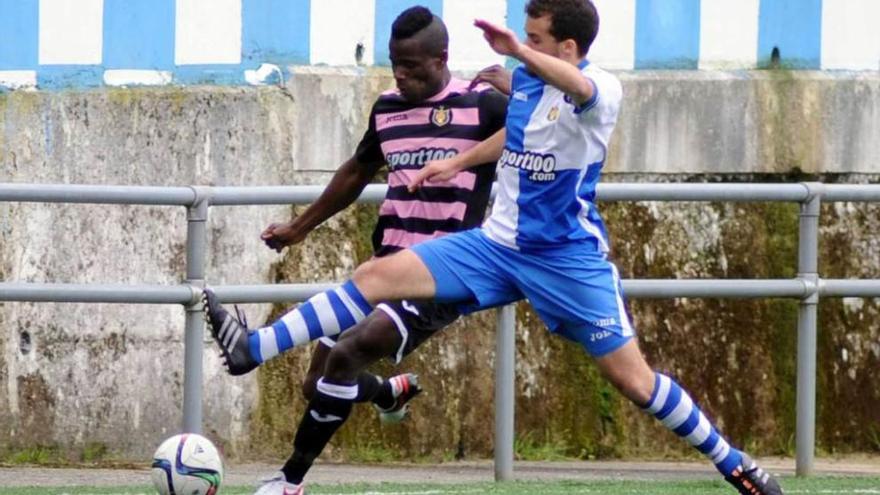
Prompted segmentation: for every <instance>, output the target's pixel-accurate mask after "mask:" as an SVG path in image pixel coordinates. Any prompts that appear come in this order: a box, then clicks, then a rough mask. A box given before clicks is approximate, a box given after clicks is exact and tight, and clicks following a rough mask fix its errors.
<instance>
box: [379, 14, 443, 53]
mask: <svg viewBox="0 0 880 495" xmlns="http://www.w3.org/2000/svg"><path fill="white" fill-rule="evenodd" d="M416 35H419V36H420V38H421V39H420V41H421V48H422V49H423V50H424V51H425V52H426V53H429V54H431V55H434V56H440V55H442V54H443V53H444V52H445V51H446V50H447V49H448V48H449V33H448V32H447V31H446V24H444V23H443V19H441V18H439V17H437V16H436V15H434V14H433V13H432V12H431V11H430V10H428V8H426V7H422V6H421V5H419V6H416V7H410V8H408V9H406V10H404V11H403V12H401V13H400V15H399V16H397V19H394V23H392V24H391V40H392V41H399V40H405V39H409V38H412V37H414V36H416Z"/></svg>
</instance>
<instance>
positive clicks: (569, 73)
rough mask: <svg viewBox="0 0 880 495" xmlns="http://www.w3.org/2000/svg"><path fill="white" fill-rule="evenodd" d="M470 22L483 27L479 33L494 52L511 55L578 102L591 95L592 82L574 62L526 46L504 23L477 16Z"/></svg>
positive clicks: (580, 102)
mask: <svg viewBox="0 0 880 495" xmlns="http://www.w3.org/2000/svg"><path fill="white" fill-rule="evenodd" d="M474 26H476V27H478V28H479V29H481V30H482V31H483V37H484V38H485V39H486V41H487V42H488V43H489V46H490V47H492V49H493V50H495V52H496V53H498V54H499V55H507V56H510V57H513V58H515V59H517V60H519V61H520V62H522V63H524V64H525V65H526V68H528V69H529V71H531V72H533V73H535V74H537V75H538V77H540V78H541V79H543V80H544V81H546V82H547V83H549V84H550V85H552V86H554V87H556V88H558V89H559V90H560V91H562V92H563V93H565V94H567V95H568V96H570V97H571V99H572V100H574V102H575V103H577V104H578V105H581V104H583V103H585V102H587V101H589V100H590V98H592V97H593V93H594V91H595V90H594V87H593V85H592V84H591V83H590V81H589V80H587V78H585V77H584V75H583V74H582V73H581V71H580V70H578V68H577V66H575V65H573V64H571V63H569V62H567V61H565V60H562V59H559V58H556V57H552V56H550V55H547V54H544V53H541V52H539V51H537V50H533V49H531V48H529V47H528V46H526V45H525V44H523V43H520V42H519V40H517V39H516V34H515V33H514V32H513V31H511V30H510V29H507V28H506V27H501V26H496V25H495V24H492V23H491V22H489V21H485V20H481V19H477V20H476V21H474Z"/></svg>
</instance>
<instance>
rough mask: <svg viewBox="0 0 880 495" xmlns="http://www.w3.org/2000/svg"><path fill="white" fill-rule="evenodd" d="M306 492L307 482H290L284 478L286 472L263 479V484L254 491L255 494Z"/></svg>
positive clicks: (296, 494) (299, 493) (296, 493)
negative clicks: (296, 483)
mask: <svg viewBox="0 0 880 495" xmlns="http://www.w3.org/2000/svg"><path fill="white" fill-rule="evenodd" d="M305 493H306V488H305V483H300V484H298V485H294V484H293V483H288V482H287V480H285V479H284V474H283V473H278V474H277V475H276V476H274V477H272V478H270V479H267V480H263V484H262V485H261V486H260V488H258V489H257V491H256V492H254V495H305Z"/></svg>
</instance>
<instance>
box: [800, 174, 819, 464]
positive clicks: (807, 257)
mask: <svg viewBox="0 0 880 495" xmlns="http://www.w3.org/2000/svg"><path fill="white" fill-rule="evenodd" d="M804 186H805V187H806V188H807V191H808V197H807V199H806V201H804V202H803V203H801V205H800V215H799V225H798V278H800V279H801V280H803V281H804V282H806V284H807V288H808V293H807V296H806V297H804V298H803V299H801V301H800V304H799V306H798V344H797V406H796V414H797V418H796V436H795V449H796V461H795V462H796V464H795V467H796V469H795V470H796V472H797V475H798V476H810V475H811V474H812V473H813V457H814V454H815V450H816V340H817V328H816V326H817V325H816V320H817V318H816V313H817V309H818V304H819V210H820V207H821V205H822V184H820V183H815V182H809V183H804Z"/></svg>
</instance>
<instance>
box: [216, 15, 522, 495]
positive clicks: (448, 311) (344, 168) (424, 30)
mask: <svg viewBox="0 0 880 495" xmlns="http://www.w3.org/2000/svg"><path fill="white" fill-rule="evenodd" d="M447 47H448V35H447V31H446V27H445V25H444V24H443V21H442V20H441V19H440V18H439V17H437V16H434V15H433V14H432V13H431V12H430V10H428V9H426V8H424V7H413V8H410V9H408V10H406V11H404V12H403V13H401V14H400V16H399V17H398V18H397V19H396V20H395V21H394V23H393V25H392V32H391V41H390V55H391V63H392V68H393V73H394V77H395V81H396V86H397V88H396V90H392V91H388V92H386V93H384V94H382V95H381V96H380V97H379V98H378V100H377V101H376V102H375V104H374V105H373V108H372V111H371V114H370V118H369V126H368V128H367V130H366V132H365V134H364V137H363V139H362V140H361V142H360V144H359V145H358V147H357V150H356V151H355V153H354V156H352V157H351V158H350V159H348V160H347V161H346V162H345V163H343V164H342V165H341V166H340V167H339V169H338V170H337V172H336V173H335V174H334V176H333V179H332V180H331V181H330V184H329V185H328V186H327V188H326V189H325V191H324V192H323V193H322V194H321V196H320V197H319V198H318V200H317V201H316V202H315V203H313V204H312V205H310V207H309V208H307V209H306V211H305V212H303V214H302V215H299V216H298V217H296V218H294V219H292V220H290V221H288V222H284V223H279V224H272V225H270V226H269V227H267V228H266V229H265V230H264V231H263V233H262V235H261V238H262V239H263V241H264V242H265V243H266V245H267V246H269V247H270V248H272V249H275V250H276V251H278V252H280V251H281V250H283V249H284V247H286V246H291V245H294V244H297V243H299V242H302V241H303V240H304V239H305V238H306V236H307V235H308V234H309V233H310V232H311V231H312V230H314V229H315V228H316V227H317V226H318V225H320V224H322V223H323V222H324V221H326V220H327V219H328V218H330V217H332V216H333V215H335V214H336V213H337V212H339V211H340V210H342V209H344V208H345V207H347V206H348V205H350V204H351V203H352V202H353V201H354V200H355V199H356V198H357V197H358V196H359V195H360V193H361V191H363V189H364V187H365V186H366V185H367V183H369V182H370V180H371V179H373V177H375V175H376V173H377V172H378V171H379V170H380V169H381V168H382V166H384V165H386V164H387V166H388V168H389V173H388V186H389V190H388V194H387V196H386V199H385V201H384V202H383V203H382V205H381V207H380V210H379V220H378V223H377V225H376V228H375V231H374V233H373V244H374V253H375V256H377V257H383V256H386V255H388V254H391V253H394V252H396V251H399V250H401V249H403V248H407V247H410V246H412V245H413V244H414V243H416V242H419V241H422V240H425V239H431V238H436V237H440V236H442V235H444V234H448V233H451V232H456V231H460V230H465V229H469V228H473V227H476V226H478V225H479V224H480V223H481V222H482V220H483V218H484V215H485V212H486V206H487V204H488V201H489V193H490V191H491V186H492V181H493V178H494V175H495V163H494V161H492V160H490V161H488V162H487V163H485V164H481V165H479V166H477V167H475V168H474V169H472V170H469V171H463V172H462V173H460V174H456V175H455V176H454V177H450V179H449V180H447V181H442V182H435V183H432V184H431V185H430V187H424V188H421V189H419V190H418V191H410V190H409V189H408V186H409V185H410V183H411V180H412V178H413V177H414V176H415V174H416V173H417V172H418V170H419V169H420V168H421V167H422V166H423V165H424V164H425V163H426V162H428V161H429V160H431V159H437V158H445V157H449V156H452V155H455V154H458V153H461V152H463V151H466V150H467V149H470V148H471V147H473V146H475V145H477V144H478V143H479V142H480V141H482V140H484V139H486V138H488V137H489V136H491V135H493V134H494V133H496V132H497V131H498V130H499V129H502V128H503V127H504V118H505V114H506V111H507V97H506V96H504V95H502V94H501V93H499V92H496V91H491V90H489V88H488V86H486V84H478V83H479V82H486V83H488V84H495V85H498V86H499V88H500V89H501V90H505V89H507V91H509V79H510V73H509V72H506V71H505V70H504V69H501V68H499V67H492V68H488V69H486V70H485V71H483V72H481V73H480V74H479V75H478V76H477V78H475V79H474V81H471V82H468V81H464V80H461V79H458V78H454V77H452V76H451V74H450V71H449V69H448V67H447V58H448V55H447ZM347 301H348V298H347V297H346V295H345V294H344V293H340V294H338V295H337V294H329V295H328V296H327V297H324V298H319V299H317V300H312V301H311V302H310V303H309V304H308V305H306V307H307V308H308V307H310V308H311V310H309V309H306V308H301V309H303V312H300V313H290V315H291V316H294V315H297V316H298V315H304V316H303V318H302V319H301V320H295V321H293V322H292V323H291V325H290V327H288V326H287V324H288V321H287V320H285V319H283V318H282V319H281V320H280V321H279V322H277V323H276V324H275V325H273V326H272V327H268V328H265V329H262V330H261V331H258V332H254V333H252V334H250V338H251V340H250V343H249V344H250V345H252V346H253V347H252V348H253V349H255V350H257V353H255V355H254V358H253V359H250V356H249V355H247V359H244V360H239V359H236V357H235V356H236V355H237V354H235V351H236V349H233V346H234V345H235V344H236V342H237V340H236V338H235V332H236V331H241V329H240V328H239V327H238V326H237V325H233V320H234V319H232V318H231V317H230V319H228V320H224V321H221V322H220V324H221V326H220V327H217V326H216V325H215V326H212V330H213V333H214V336H215V339H216V340H217V342H218V343H220V344H221V345H220V348H221V351H222V352H223V354H224V357H225V358H226V366H227V368H228V371H229V372H230V373H231V374H233V375H241V374H245V373H247V372H249V371H251V370H253V369H254V368H255V367H256V366H258V364H260V363H262V362H265V361H266V360H268V359H271V358H272V357H274V356H276V355H278V353H280V352H282V351H284V350H286V349H287V348H289V347H290V346H292V345H294V344H300V343H303V342H307V341H309V340H311V339H312V338H314V336H315V335H318V334H319V332H320V330H319V329H320V323H321V322H322V321H324V320H326V318H327V317H328V315H333V314H334V313H333V311H334V308H335V307H336V305H339V304H346V302H347ZM369 313H371V311H369V310H367V311H366V313H364V314H369ZM459 315H460V312H459V310H458V308H457V306H456V305H451V304H436V303H433V302H413V303H409V302H406V301H401V302H394V303H386V304H381V305H379V306H378V307H377V311H372V314H370V315H369V316H368V317H367V318H366V319H364V320H363V321H362V322H361V323H360V324H359V325H357V326H356V327H355V328H352V329H351V330H350V331H349V332H346V333H345V334H344V337H345V338H343V339H342V340H341V341H340V344H339V349H337V350H336V352H335V353H334V356H337V360H338V359H339V356H345V360H346V362H347V363H350V365H351V366H352V367H353V368H354V369H355V372H354V374H353V375H352V376H353V378H354V382H355V383H356V388H357V393H356V394H354V395H347V397H351V398H352V400H354V401H355V402H366V401H372V402H373V403H374V405H375V406H376V407H377V408H378V409H379V410H380V414H381V417H382V419H383V420H385V421H397V420H400V419H402V417H403V415H404V414H405V413H406V408H405V406H406V404H407V401H409V400H410V399H411V398H413V397H414V396H415V395H417V394H418V393H419V392H420V390H421V389H420V388H419V386H418V383H417V380H416V377H415V375H413V374H410V373H406V374H401V375H397V376H395V377H392V378H390V379H387V380H384V381H383V380H381V379H379V378H378V377H377V376H375V375H373V374H371V373H368V372H366V371H362V370H363V368H364V367H365V364H369V363H372V362H375V361H377V360H379V359H381V358H383V357H390V358H392V359H393V360H394V361H395V362H397V363H399V362H400V360H401V359H402V358H403V357H404V356H406V355H408V354H409V353H411V352H412V351H413V350H414V349H415V348H416V347H418V346H419V345H420V344H421V343H422V342H424V341H425V340H426V339H428V338H429V337H431V336H432V335H433V334H435V333H436V332H437V331H439V330H440V329H442V328H443V327H445V326H447V325H449V324H450V323H452V322H453V321H455V320H456V319H457V318H458V316H459ZM297 316H294V317H295V318H296V317H297ZM226 321H228V324H227V325H226V326H222V324H223V323H224V322H226ZM236 323H237V322H236ZM298 324H305V326H304V327H302V326H301V327H297V326H296V325H298ZM309 325H311V326H309ZM288 328H300V329H305V330H306V332H304V333H290V332H289V331H288ZM309 328H311V329H312V330H308V329H309ZM316 329H318V330H316ZM278 337H281V338H278ZM336 337H337V336H332V337H322V338H321V339H320V342H319V344H318V345H317V346H316V348H315V350H314V352H313V355H312V360H311V363H310V366H309V370H308V372H307V375H306V379H305V380H304V383H303V393H304V395H305V396H306V398H307V399H309V400H319V401H320V400H321V398H322V397H323V396H324V395H326V394H333V393H334V392H335V391H337V388H335V387H334V386H333V385H332V384H328V383H324V382H320V381H319V378H320V377H321V376H322V375H323V374H324V368H325V366H326V363H327V358H328V356H329V355H330V350H331V349H332V348H333V347H334V346H335V345H336V342H335V340H336ZM224 342H228V343H229V345H224V344H223V343H224ZM247 345H248V344H244V343H243V344H242V347H241V348H239V349H238V350H241V349H244V347H245V346H247ZM361 363H363V364H361ZM312 410H314V408H311V407H310V408H308V409H307V411H309V412H307V413H306V415H305V417H304V418H303V421H302V423H301V424H302V425H303V427H302V428H300V432H299V433H298V434H297V436H296V440H295V442H294V445H295V449H296V452H295V454H294V455H293V457H291V459H290V460H289V461H288V462H287V464H285V466H284V468H283V469H282V474H283V478H284V479H279V480H271V481H270V482H269V483H267V485H266V486H265V487H264V490H263V491H261V492H260V493H282V491H283V489H284V488H285V486H284V485H285V483H287V481H294V482H295V484H299V482H300V481H301V480H302V477H303V476H304V475H305V472H306V470H307V469H308V468H309V466H310V465H311V460H312V459H313V458H314V455H310V452H312V450H314V449H315V448H314V447H311V445H312V444H320V447H319V448H318V449H317V452H320V449H322V448H323V447H324V445H325V444H326V442H327V440H329V438H330V435H332V431H335V430H336V429H337V428H338V427H339V426H340V425H341V424H342V422H341V421H338V422H337V421H329V422H327V423H322V421H326V419H327V418H328V417H330V416H314V415H312V414H311V413H310V411H312ZM325 424H326V427H324V425H325ZM328 427H329V428H332V431H329V432H328V433H326V434H325V433H324V431H323V430H326V429H327V428H328ZM310 428H311V429H310ZM313 430H315V431H313ZM325 436H326V439H324V437H325ZM315 437H317V440H315ZM315 455H317V454H315ZM287 488H288V489H289V490H288V491H289V492H291V493H293V492H295V488H294V487H292V486H290V485H288V486H287Z"/></svg>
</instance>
